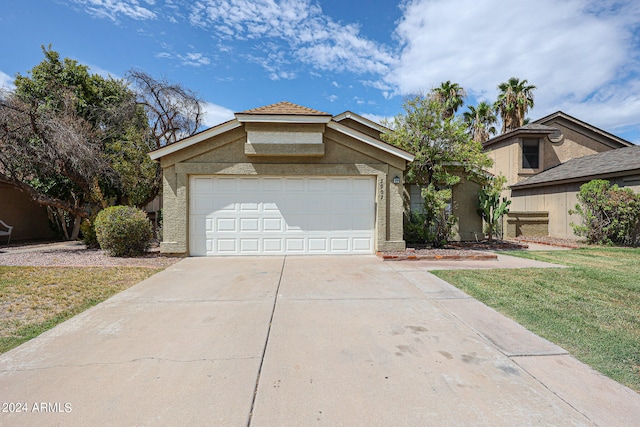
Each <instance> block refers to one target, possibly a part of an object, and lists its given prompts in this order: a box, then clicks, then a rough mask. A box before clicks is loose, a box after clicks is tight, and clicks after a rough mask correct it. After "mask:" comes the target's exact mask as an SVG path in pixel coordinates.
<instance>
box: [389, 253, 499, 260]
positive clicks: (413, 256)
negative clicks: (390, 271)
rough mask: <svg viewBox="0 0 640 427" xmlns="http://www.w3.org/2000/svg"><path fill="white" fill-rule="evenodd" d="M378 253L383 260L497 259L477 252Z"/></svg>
mask: <svg viewBox="0 0 640 427" xmlns="http://www.w3.org/2000/svg"><path fill="white" fill-rule="evenodd" d="M376 255H377V256H378V258H380V259H381V260H382V261H497V260H498V255H496V254H477V255H420V254H404V255H390V254H385V253H384V252H377V253H376Z"/></svg>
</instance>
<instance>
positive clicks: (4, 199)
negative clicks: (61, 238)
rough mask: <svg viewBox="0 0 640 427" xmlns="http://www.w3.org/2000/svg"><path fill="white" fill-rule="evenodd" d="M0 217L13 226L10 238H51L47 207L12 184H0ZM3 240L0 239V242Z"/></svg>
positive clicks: (52, 234)
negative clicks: (34, 200)
mask: <svg viewBox="0 0 640 427" xmlns="http://www.w3.org/2000/svg"><path fill="white" fill-rule="evenodd" d="M0 219H1V220H3V221H4V222H6V223H7V224H8V225H10V226H13V227H14V228H13V231H12V233H11V240H29V239H51V238H54V237H55V234H54V233H53V231H51V229H50V228H49V219H48V217H47V209H46V208H45V207H43V206H41V205H38V204H36V203H34V202H33V201H32V200H31V198H29V196H27V195H26V194H25V193H23V192H21V191H20V190H18V189H16V188H15V187H13V186H10V185H7V184H0ZM4 242H5V240H4V239H2V240H0V244H1V243H4Z"/></svg>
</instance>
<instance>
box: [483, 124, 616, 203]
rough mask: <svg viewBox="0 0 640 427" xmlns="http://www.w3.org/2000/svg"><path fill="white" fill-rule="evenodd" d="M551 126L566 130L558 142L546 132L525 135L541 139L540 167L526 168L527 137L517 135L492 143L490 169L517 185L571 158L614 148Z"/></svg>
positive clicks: (570, 130) (567, 129)
mask: <svg viewBox="0 0 640 427" xmlns="http://www.w3.org/2000/svg"><path fill="white" fill-rule="evenodd" d="M548 126H553V127H556V128H558V129H560V131H561V132H562V138H561V139H560V140H559V141H558V142H552V140H550V139H549V138H547V137H546V135H538V136H536V135H529V134H527V135H524V137H525V138H539V139H540V143H541V149H540V151H541V153H540V168H539V169H537V170H523V169H522V148H521V147H522V139H523V137H521V136H514V137H513V138H509V139H507V140H505V141H500V142H497V143H495V144H494V145H491V146H489V148H488V149H487V154H488V155H489V157H491V158H492V159H493V163H494V164H493V167H492V168H491V169H490V170H489V172H491V173H492V174H494V175H499V174H500V173H502V175H504V176H505V177H506V178H507V183H506V184H507V185H513V184H516V183H518V182H520V181H522V180H524V179H526V178H528V177H530V176H532V175H535V174H536V173H539V172H542V171H543V170H546V169H549V168H551V167H553V166H557V165H559V164H560V163H564V162H566V161H567V160H570V159H575V158H578V157H584V156H589V155H591V154H597V153H601V152H603V151H607V150H611V149H613V147H610V146H608V145H606V144H604V143H602V142H599V141H597V140H594V139H592V138H590V137H588V136H587V135H585V134H581V133H579V132H577V131H576V130H572V129H570V128H567V127H565V126H562V125H559V124H557V123H552V124H548ZM505 195H507V194H505Z"/></svg>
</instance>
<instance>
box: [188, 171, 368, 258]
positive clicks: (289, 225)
mask: <svg viewBox="0 0 640 427" xmlns="http://www.w3.org/2000/svg"><path fill="white" fill-rule="evenodd" d="M190 207H191V210H190V212H191V213H190V221H189V238H190V251H191V254H192V255H216V254H224V255H241V254H330V253H371V252H372V251H373V238H374V237H373V230H374V222H375V220H374V215H375V180H374V179H373V178H371V177H230V176H225V177H218V176H207V177H204V176H198V177H192V181H191V183H190Z"/></svg>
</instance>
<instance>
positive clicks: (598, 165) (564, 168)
mask: <svg viewBox="0 0 640 427" xmlns="http://www.w3.org/2000/svg"><path fill="white" fill-rule="evenodd" d="M593 179H606V180H608V181H609V182H611V184H612V185H613V184H617V185H618V187H629V188H631V189H632V190H633V191H634V192H636V193H639V192H640V146H638V145H634V146H632V147H625V148H619V149H616V150H609V151H605V152H602V153H598V154H592V155H590V156H585V157H578V158H575V159H571V160H568V161H567V162H565V163H561V164H559V165H557V166H554V167H552V168H550V169H547V170H545V171H543V172H541V173H539V174H537V175H534V176H532V177H530V178H528V179H525V180H524V181H520V182H518V183H516V184H514V185H512V186H511V200H512V205H511V206H512V208H513V210H514V211H515V212H516V213H515V214H512V215H511V217H510V218H509V219H508V224H507V230H508V234H510V235H518V234H528V235H531V232H529V233H527V230H522V228H521V227H522V223H521V222H522V221H518V212H523V213H525V215H526V213H528V212H546V213H547V214H548V218H549V222H548V235H550V236H555V237H563V238H575V237H577V236H575V234H574V233H573V227H571V223H575V224H580V217H579V216H578V215H570V214H569V210H570V209H573V208H574V207H575V205H576V204H577V203H578V199H577V194H578V193H579V192H580V186H581V185H582V184H584V183H586V182H589V181H591V180H593ZM518 227H520V228H518ZM541 231H542V232H543V233H544V230H541Z"/></svg>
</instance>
